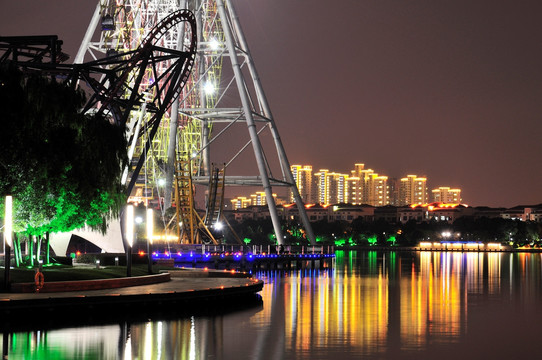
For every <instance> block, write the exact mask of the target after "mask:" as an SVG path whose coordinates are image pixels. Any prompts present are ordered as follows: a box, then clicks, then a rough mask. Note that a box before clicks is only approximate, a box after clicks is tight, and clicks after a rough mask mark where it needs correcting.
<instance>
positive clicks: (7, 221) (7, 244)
mask: <svg viewBox="0 0 542 360" xmlns="http://www.w3.org/2000/svg"><path fill="white" fill-rule="evenodd" d="M12 232H13V198H12V197H11V195H8V196H6V206H5V216H4V289H5V290H8V289H9V280H10V279H9V267H10V262H11V247H12V246H13V237H12V236H13V235H12Z"/></svg>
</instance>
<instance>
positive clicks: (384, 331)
mask: <svg viewBox="0 0 542 360" xmlns="http://www.w3.org/2000/svg"><path fill="white" fill-rule="evenodd" d="M255 276H256V277H259V278H261V279H263V280H265V286H264V290H263V291H262V293H261V296H262V299H263V304H261V305H259V306H255V307H252V308H250V309H246V310H241V311H234V312H230V313H227V314H222V315H215V316H194V317H185V318H180V319H176V318H172V319H167V320H152V319H151V320H149V321H144V322H132V323H130V322H121V323H114V324H107V325H100V326H88V327H73V328H64V329H58V330H47V331H45V330H41V331H38V330H34V331H30V332H17V333H12V334H9V335H3V336H2V339H3V351H4V355H6V354H7V356H8V359H335V360H346V359H439V360H440V359H542V341H541V339H542V255H541V254H539V253H521V254H518V253H474V252H470V253H459V252H457V253H454V252H377V251H338V252H337V257H336V261H335V266H334V267H333V268H330V269H325V270H293V271H288V272H285V271H268V272H259V273H256V274H255Z"/></svg>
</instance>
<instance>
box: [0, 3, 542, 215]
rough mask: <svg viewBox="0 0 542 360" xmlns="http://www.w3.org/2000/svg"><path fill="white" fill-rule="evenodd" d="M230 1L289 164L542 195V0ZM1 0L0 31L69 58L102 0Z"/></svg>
mask: <svg viewBox="0 0 542 360" xmlns="http://www.w3.org/2000/svg"><path fill="white" fill-rule="evenodd" d="M233 2H234V4H235V6H236V9H237V12H238V14H239V17H240V21H241V23H242V25H243V30H244V32H245V35H246V37H247V40H248V42H249V46H250V49H251V52H252V56H253V58H254V60H255V63H256V66H257V68H258V72H259V74H260V77H261V80H262V83H263V86H264V89H265V91H266V95H267V97H268V100H269V103H270V105H271V107H272V111H273V114H274V117H275V121H276V123H277V125H278V128H279V131H280V134H281V137H282V140H283V142H284V144H285V147H286V150H287V153H288V156H289V159H290V162H291V163H292V164H294V163H295V164H312V165H313V168H314V169H319V168H328V169H330V170H333V171H337V172H349V171H350V170H351V169H352V168H353V166H354V163H357V162H361V163H365V164H366V166H367V167H370V168H372V169H374V170H375V171H376V172H378V173H380V174H383V175H388V176H390V177H403V176H406V175H407V174H417V175H425V176H427V177H428V181H429V182H430V186H431V187H437V186H452V187H460V188H462V189H463V198H464V200H465V202H466V203H467V204H470V205H489V206H507V207H511V206H514V205H518V204H536V203H542V166H541V165H540V160H539V158H540V156H541V155H542V142H541V141H540V137H541V136H542V119H541V117H542V116H541V114H542V106H541V104H542V26H541V25H540V17H541V16H542V2H540V1H536V0H523V1H522V0H519V1H501V0H493V1H491V0H470V1H467V0H454V1H441V0H418V1H412V0H410V1H409V0H402V1H399V0H371V1H366V0H340V1H335V2H332V1H324V0H233ZM0 4H1V5H0V8H1V9H2V11H1V12H0V35H30V34H42V35H43V34H58V35H59V37H60V38H61V39H63V40H64V49H65V51H66V52H68V53H69V54H70V55H72V58H73V57H74V56H75V54H76V52H77V49H78V47H79V43H80V41H81V39H82V37H83V34H84V32H85V30H86V28H87V26H88V22H89V21H90V18H91V15H92V11H93V9H94V7H95V6H96V1H94V0H93V1H73V0H54V1H35V0H17V1H7V0H0Z"/></svg>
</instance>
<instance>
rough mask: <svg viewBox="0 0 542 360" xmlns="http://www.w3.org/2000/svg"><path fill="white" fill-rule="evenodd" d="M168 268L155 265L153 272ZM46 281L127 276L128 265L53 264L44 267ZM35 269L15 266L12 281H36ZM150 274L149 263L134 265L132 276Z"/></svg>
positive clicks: (0, 273) (0, 271)
mask: <svg viewBox="0 0 542 360" xmlns="http://www.w3.org/2000/svg"><path fill="white" fill-rule="evenodd" d="M165 269H168V268H166V267H159V266H156V265H154V266H153V272H154V273H156V274H157V273H158V272H159V271H160V270H165ZM42 272H43V277H44V279H45V282H49V281H74V280H97V279H113V278H121V277H126V266H105V267H102V268H100V269H96V268H93V267H72V266H52V267H44V268H43V271H42ZM34 275H35V270H34V269H28V268H15V269H11V271H10V280H11V282H12V283H23V282H34ZM143 275H148V271H147V265H133V266H132V276H143ZM0 281H1V282H0V284H2V283H3V281H4V269H3V268H1V269H0Z"/></svg>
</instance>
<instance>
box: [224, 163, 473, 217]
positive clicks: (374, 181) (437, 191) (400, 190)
mask: <svg viewBox="0 0 542 360" xmlns="http://www.w3.org/2000/svg"><path fill="white" fill-rule="evenodd" d="M291 171H292V175H293V178H294V181H295V182H296V185H297V188H298V190H299V194H300V196H301V199H302V200H303V202H304V203H305V204H340V203H347V204H352V205H362V204H363V205H371V206H386V205H394V206H404V205H414V204H416V205H421V204H428V203H433V202H441V203H449V204H452V203H453V204H465V202H464V201H463V199H462V197H461V189H460V188H459V187H450V186H443V185H440V186H431V187H429V184H428V178H427V177H426V176H417V175H414V174H409V175H406V176H404V177H402V178H390V177H388V176H386V175H382V174H378V173H375V172H374V170H372V169H370V168H365V164H363V163H356V164H354V165H353V169H351V170H350V172H349V173H346V172H345V173H339V172H335V171H333V170H330V169H319V170H318V171H314V169H313V167H312V165H310V164H301V165H299V164H294V165H291ZM274 196H275V194H274ZM262 198H263V193H262V192H256V193H253V194H250V195H246V194H240V193H236V194H234V196H233V197H232V198H231V202H232V206H233V208H234V209H236V208H244V207H247V206H252V205H263V200H262ZM276 199H277V200H279V202H281V203H282V202H286V203H293V202H294V197H293V194H292V193H290V194H289V195H288V196H287V197H286V198H284V197H276ZM467 205H468V204H467Z"/></svg>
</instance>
